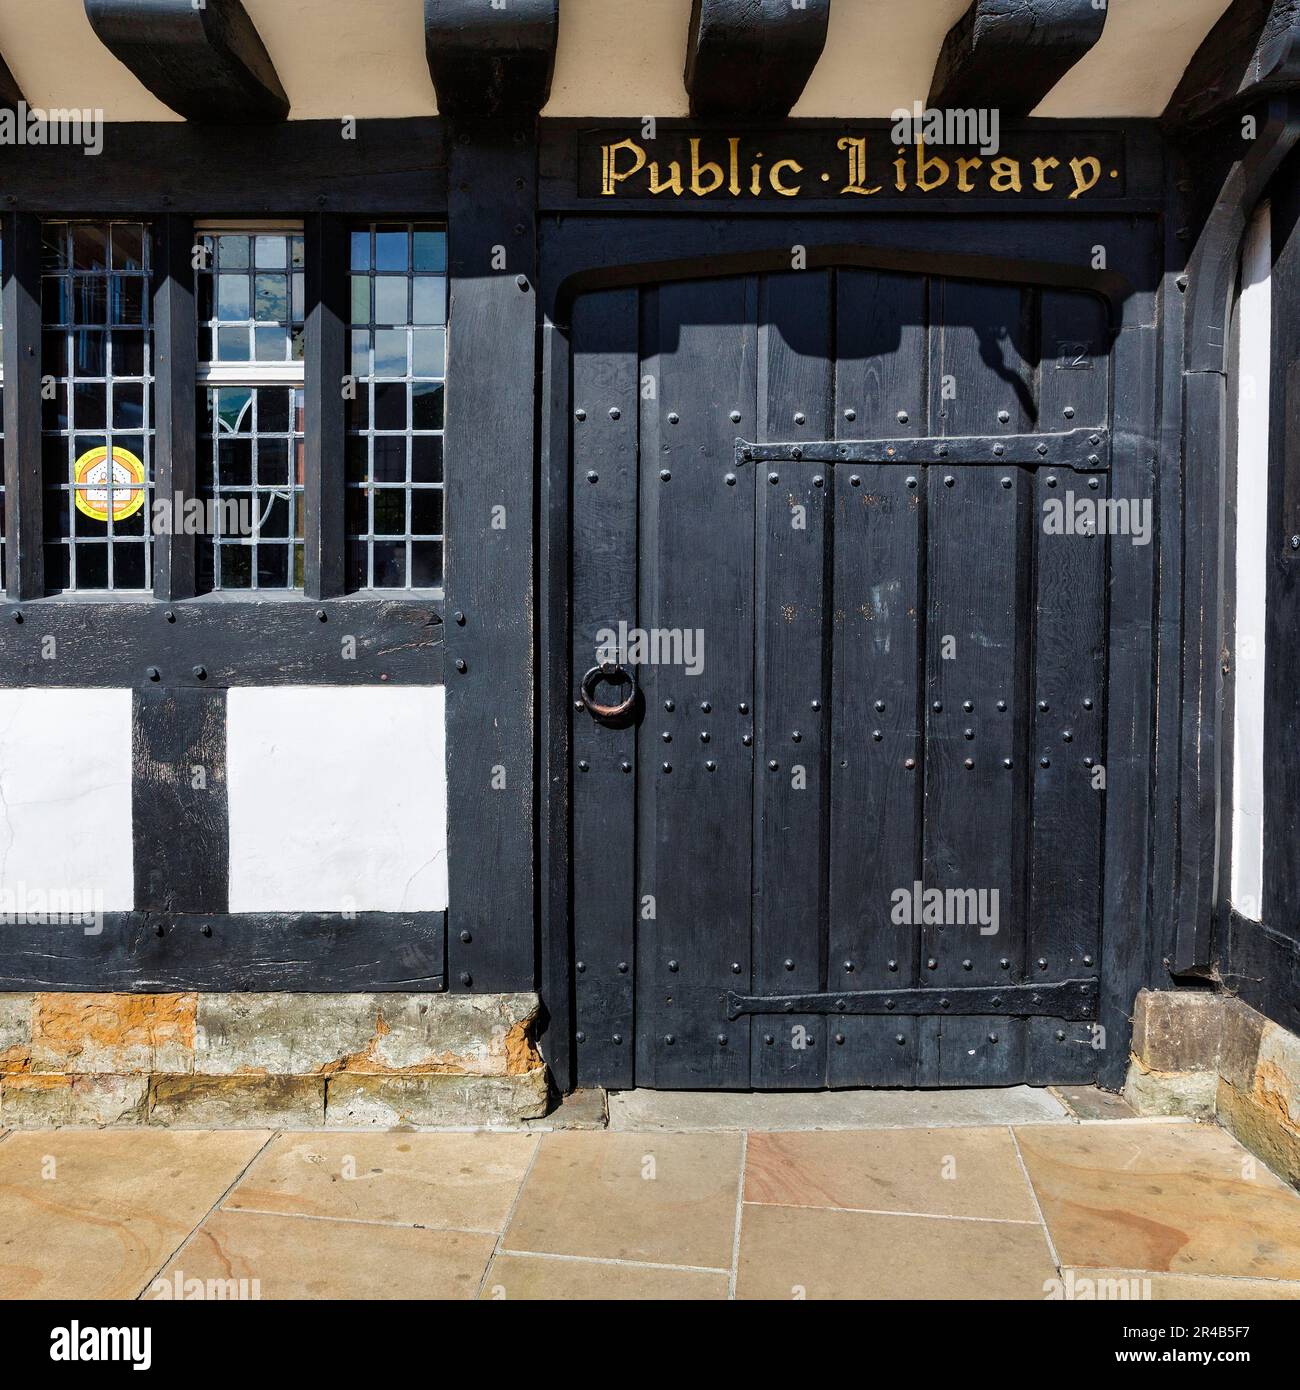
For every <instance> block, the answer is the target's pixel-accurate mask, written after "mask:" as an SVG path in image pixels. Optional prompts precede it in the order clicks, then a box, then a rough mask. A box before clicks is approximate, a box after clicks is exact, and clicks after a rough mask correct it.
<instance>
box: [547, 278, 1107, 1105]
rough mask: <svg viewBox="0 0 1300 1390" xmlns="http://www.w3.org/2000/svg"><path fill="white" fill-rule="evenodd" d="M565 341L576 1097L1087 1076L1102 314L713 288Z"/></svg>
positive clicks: (899, 296)
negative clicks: (606, 1092)
mask: <svg viewBox="0 0 1300 1390" xmlns="http://www.w3.org/2000/svg"><path fill="white" fill-rule="evenodd" d="M572 351H573V360H572V378H571V379H572V405H573V420H574V425H573V460H572V462H573V473H572V512H571V515H572V518H573V536H572V565H573V571H572V603H573V610H572V631H573V649H572V679H573V695H574V698H573V701H572V706H571V707H572V720H573V725H572V739H571V749H572V783H571V785H572V818H573V819H572V834H573V840H572V864H573V914H574V942H575V977H574V998H575V1020H576V1049H575V1058H576V1066H575V1071H576V1076H577V1079H578V1082H579V1084H587V1085H594V1084H600V1085H610V1086H628V1085H632V1084H636V1085H642V1086H660V1087H719V1088H728V1087H730V1088H737V1087H739V1088H745V1087H750V1086H753V1087H821V1086H858V1085H943V1084H968V1085H980V1084H982V1085H989V1084H1007V1083H1012V1082H1020V1081H1032V1082H1039V1083H1047V1082H1077V1081H1084V1080H1088V1079H1090V1078H1092V1077H1093V1076H1094V1075H1095V1071H1096V1060H1097V1057H1098V1055H1099V1053H1098V1050H1097V1048H1096V1046H1094V1044H1095V1042H1096V1041H1097V1038H1096V1035H1095V1020H1096V1016H1097V1004H1098V986H1097V977H1098V973H1099V970H1098V962H1099V959H1100V952H1101V949H1102V943H1101V903H1102V891H1101V885H1102V871H1103V865H1102V853H1103V816H1104V804H1105V782H1104V775H1105V769H1104V763H1105V748H1104V746H1103V744H1104V732H1105V685H1106V679H1105V678H1106V648H1107V640H1106V638H1107V634H1106V621H1107V620H1106V574H1107V562H1108V544H1109V543H1110V542H1108V540H1107V537H1106V535H1105V534H1104V532H1105V530H1106V529H1107V528H1106V526H1105V525H1104V524H1100V525H1099V524H1098V515H1099V514H1098V513H1097V512H1096V511H1095V510H1094V511H1092V512H1090V511H1089V510H1088V504H1090V503H1091V504H1092V505H1093V507H1094V509H1095V507H1096V504H1098V503H1102V502H1104V501H1105V499H1106V498H1107V497H1108V495H1109V477H1110V471H1109V463H1110V432H1109V424H1110V420H1109V412H1110V405H1109V402H1110V394H1111V392H1110V353H1109V340H1108V333H1107V328H1106V315H1105V311H1104V306H1103V305H1102V303H1101V301H1099V300H1097V299H1095V298H1093V297H1091V296H1089V295H1087V294H1084V293H1081V292H1077V291H1065V290H1055V289H1049V288H1043V287H1030V286H1021V285H1017V284H1003V283H979V282H974V281H964V280H954V279H945V278H939V277H934V276H925V275H908V274H904V273H900V272H893V271H874V270H862V269H843V270H838V271H821V270H819V271H803V272H790V273H782V274H767V275H751V276H738V277H731V278H723V279H713V280H707V279H706V280H692V281H683V282H674V283H667V284H660V285H654V286H646V287H644V288H631V289H616V290H603V291H598V292H593V293H589V294H587V295H584V296H583V297H581V298H580V299H579V300H578V301H577V302H576V304H575V306H574V312H573V320H572ZM1100 517H1101V519H1102V521H1103V522H1104V519H1105V512H1104V509H1103V510H1102V511H1101V513H1100ZM1090 518H1091V523H1092V524H1091V527H1090ZM1054 523H1055V524H1054ZM1098 532H1101V534H1098ZM602 660H603V661H604V662H605V663H606V666H605V669H604V670H603V671H602V670H601V669H600V667H601V662H602ZM615 664H617V665H619V666H620V667H621V669H620V670H618V671H615V670H614V666H615ZM584 678H585V680H586V697H585V700H584V694H583V682H584ZM625 701H626V702H630V704H629V708H628V709H627V710H626V712H625V713H623V714H621V715H610V714H608V713H602V712H601V711H602V709H608V708H610V707H613V706H615V705H617V704H619V703H621V702H625Z"/></svg>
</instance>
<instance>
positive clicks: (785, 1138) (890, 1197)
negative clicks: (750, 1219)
mask: <svg viewBox="0 0 1300 1390" xmlns="http://www.w3.org/2000/svg"><path fill="white" fill-rule="evenodd" d="M745 1201H746V1202H759V1203H766V1204H768V1205H773V1206H788V1207H838V1208H842V1209H845V1210H851V1211H875V1212H913V1213H917V1214H922V1215H931V1216H969V1217H983V1218H985V1219H987V1220H1004V1221H1029V1222H1037V1220H1038V1211H1037V1208H1036V1207H1035V1206H1034V1198H1033V1194H1032V1193H1031V1192H1030V1190H1029V1182H1028V1180H1027V1179H1026V1178H1025V1175H1024V1172H1023V1171H1022V1169H1021V1167H1020V1164H1019V1162H1018V1161H1017V1159H1016V1146H1015V1141H1014V1140H1013V1139H1012V1137H1011V1132H1010V1131H1009V1130H1008V1129H1006V1128H1005V1127H1003V1128H998V1129H923V1130H911V1129H869V1130H816V1131H812V1132H803V1133H793V1134H792V1133H760V1134H751V1135H750V1137H749V1144H748V1147H747V1149H746V1154H745Z"/></svg>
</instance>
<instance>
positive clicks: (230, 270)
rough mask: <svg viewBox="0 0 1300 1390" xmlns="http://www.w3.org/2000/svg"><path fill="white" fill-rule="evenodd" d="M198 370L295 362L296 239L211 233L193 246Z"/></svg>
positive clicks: (298, 341)
mask: <svg viewBox="0 0 1300 1390" xmlns="http://www.w3.org/2000/svg"><path fill="white" fill-rule="evenodd" d="M195 259H196V261H197V262H198V268H197V274H196V277H195V291H196V294H197V296H198V319H199V361H200V362H301V361H302V359H303V296H304V284H303V267H304V264H305V262H304V249H303V237H302V233H301V232H284V231H266V232H251V231H238V232H212V233H203V234H201V235H200V236H199V238H198V254H197V255H196V257H195Z"/></svg>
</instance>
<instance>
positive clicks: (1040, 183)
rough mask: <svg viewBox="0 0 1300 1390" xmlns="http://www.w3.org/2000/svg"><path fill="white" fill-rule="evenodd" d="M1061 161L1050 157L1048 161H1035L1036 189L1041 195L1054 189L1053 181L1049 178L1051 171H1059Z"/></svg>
mask: <svg viewBox="0 0 1300 1390" xmlns="http://www.w3.org/2000/svg"><path fill="white" fill-rule="evenodd" d="M1060 167H1061V161H1060V160H1059V159H1053V158H1052V157H1051V156H1050V155H1049V156H1048V157H1047V158H1046V159H1036V160H1034V187H1035V188H1036V189H1037V190H1038V191H1039V192H1040V193H1050V192H1051V191H1052V189H1053V187H1054V185H1053V183H1052V182H1051V180H1050V179H1049V178H1048V177H1047V171H1048V170H1049V169H1059V168H1060Z"/></svg>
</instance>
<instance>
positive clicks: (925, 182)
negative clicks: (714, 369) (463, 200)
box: [578, 126, 1125, 206]
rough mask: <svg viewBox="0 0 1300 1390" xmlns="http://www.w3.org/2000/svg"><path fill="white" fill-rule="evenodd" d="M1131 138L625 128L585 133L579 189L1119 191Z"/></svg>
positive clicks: (600, 195) (676, 192)
mask: <svg viewBox="0 0 1300 1390" xmlns="http://www.w3.org/2000/svg"><path fill="white" fill-rule="evenodd" d="M1124 192H1125V187H1124V142H1123V138H1122V137H1121V136H1120V135H1118V134H1116V133H1114V132H1110V131H1104V132H1098V133H1097V134H1095V135H1088V134H1086V133H1082V134H1081V133H1080V132H1079V131H1077V130H1073V131H1069V132H1058V131H1052V130H1043V131H1042V132H1039V131H1024V132H1017V133H1016V134H1015V135H1013V136H1009V137H1008V138H1007V139H1006V140H1004V141H1002V142H1001V143H1000V144H999V146H998V148H997V150H996V152H994V153H991V154H990V153H985V152H983V151H982V150H981V149H980V148H978V147H975V146H969V145H935V144H927V143H926V142H925V141H924V140H917V141H916V142H915V143H906V144H899V143H896V142H895V141H894V140H892V139H891V137H890V131H889V128H888V127H887V126H886V127H884V128H876V129H872V130H862V129H856V130H854V129H843V130H839V131H835V130H825V129H823V130H797V129H796V130H786V131H772V132H766V133H758V134H754V133H750V134H730V133H728V132H726V131H719V132H700V133H692V132H691V131H689V130H681V131H679V130H673V131H667V130H660V131H659V132H658V133H657V134H656V135H655V136H654V137H653V138H645V137H643V136H640V135H639V134H628V133H627V131H626V129H624V130H618V131H613V130H588V131H582V132H580V133H579V135H578V196H579V197H580V198H582V199H584V200H585V199H594V200H597V201H602V202H606V203H612V202H617V201H619V200H620V199H621V200H624V201H627V200H635V201H637V202H644V201H646V200H647V199H651V200H654V201H658V202H663V203H664V204H666V205H673V204H681V203H686V202H689V203H700V202H707V203H710V204H713V205H717V206H722V205H725V204H728V203H739V202H745V201H755V200H759V199H761V200H764V201H769V200H772V199H774V198H780V199H788V200H790V201H804V202H811V201H814V200H818V199H830V200H834V201H836V202H842V201H846V200H862V201H863V203H864V205H865V204H866V203H868V202H870V200H872V199H880V200H882V201H890V202H892V201H894V200H896V199H899V198H906V199H909V200H914V199H925V198H943V199H953V198H957V199H961V198H970V199H972V200H975V199H987V198H998V197H1013V198H1038V199H1042V200H1044V201H1060V202H1067V203H1068V202H1079V203H1083V202H1085V201H1087V200H1088V199H1090V198H1118V197H1123V196H1124Z"/></svg>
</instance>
